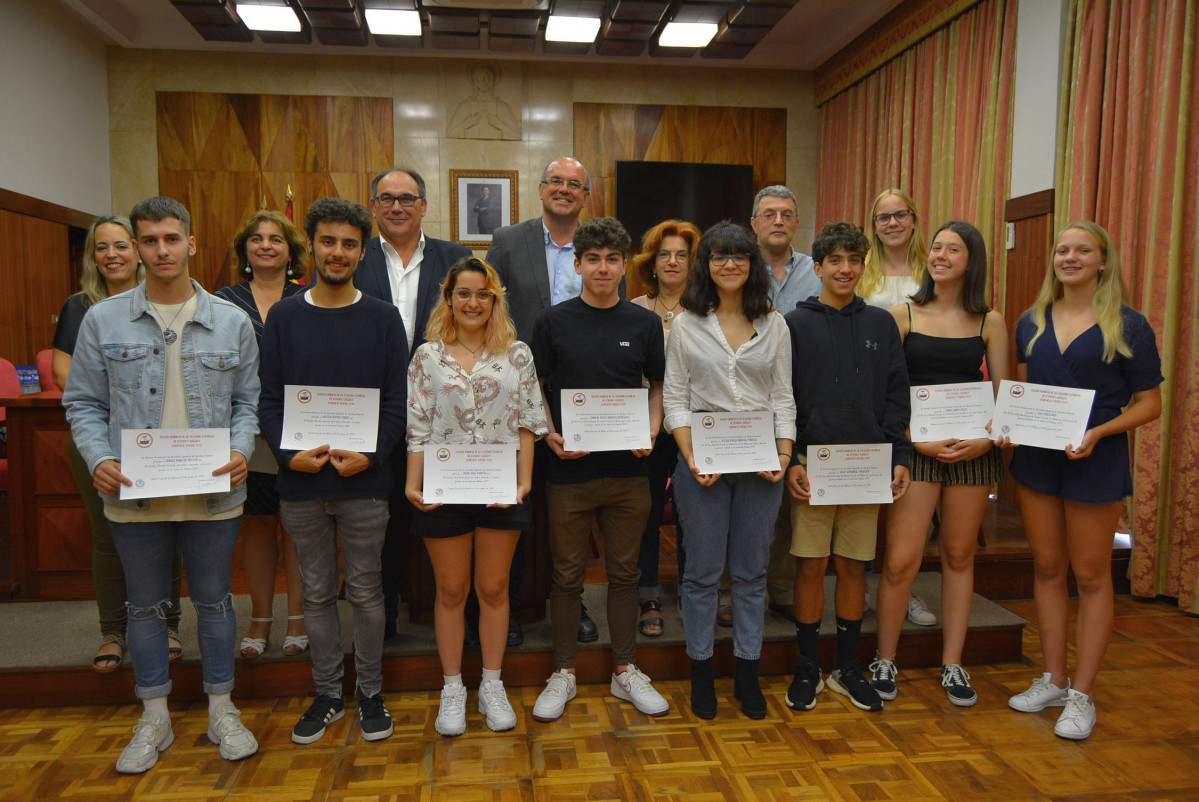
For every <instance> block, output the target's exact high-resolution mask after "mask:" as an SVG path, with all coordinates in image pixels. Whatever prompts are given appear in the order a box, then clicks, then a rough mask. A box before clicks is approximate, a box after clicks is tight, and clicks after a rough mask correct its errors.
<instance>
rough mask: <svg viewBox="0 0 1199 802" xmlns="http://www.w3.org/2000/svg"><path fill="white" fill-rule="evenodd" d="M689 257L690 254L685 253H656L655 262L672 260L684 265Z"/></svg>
mask: <svg viewBox="0 0 1199 802" xmlns="http://www.w3.org/2000/svg"><path fill="white" fill-rule="evenodd" d="M690 256H691V254H690V253H689V252H687V251H658V256H657V260H658V261H659V262H669V261H670V260H671V259H673V260H675V261H676V262H678V263H679V264H686V262H687V259H688V258H689V257H690Z"/></svg>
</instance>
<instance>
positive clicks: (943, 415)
mask: <svg viewBox="0 0 1199 802" xmlns="http://www.w3.org/2000/svg"><path fill="white" fill-rule="evenodd" d="M994 415H995V387H994V385H992V384H991V383H990V382H964V383H962V384H924V385H916V386H913V387H912V422H911V432H912V440H913V441H915V442H917V443H932V442H936V441H938V440H974V439H976V438H979V437H984V438H987V439H990V437H991V433H990V432H988V431H987V424H988V423H990V422H991V418H992V417H993V416H994Z"/></svg>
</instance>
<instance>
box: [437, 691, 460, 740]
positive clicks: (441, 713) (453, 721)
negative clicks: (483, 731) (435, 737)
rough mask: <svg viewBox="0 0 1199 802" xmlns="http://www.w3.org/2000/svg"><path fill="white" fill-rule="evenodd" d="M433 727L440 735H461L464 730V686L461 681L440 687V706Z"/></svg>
mask: <svg viewBox="0 0 1199 802" xmlns="http://www.w3.org/2000/svg"><path fill="white" fill-rule="evenodd" d="M433 729H435V730H437V732H438V734H440V735H449V736H453V735H461V734H462V733H464V732H466V686H465V685H462V684H461V683H459V684H455V685H446V686H445V687H444V688H442V689H441V706H440V707H438V708H437V721H435V722H434V723H433Z"/></svg>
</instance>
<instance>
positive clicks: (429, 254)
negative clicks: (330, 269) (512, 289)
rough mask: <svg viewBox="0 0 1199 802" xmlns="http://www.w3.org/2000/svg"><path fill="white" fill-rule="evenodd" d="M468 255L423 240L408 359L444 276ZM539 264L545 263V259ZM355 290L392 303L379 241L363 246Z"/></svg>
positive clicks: (446, 244)
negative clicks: (414, 326)
mask: <svg viewBox="0 0 1199 802" xmlns="http://www.w3.org/2000/svg"><path fill="white" fill-rule="evenodd" d="M470 255H471V250H470V248H467V247H466V246H465V245H459V244H457V243H456V242H446V241H445V240H440V239H433V238H432V237H430V236H428V235H426V236H425V257H424V261H422V262H421V265H420V279H419V281H418V283H417V290H416V336H414V337H413V338H412V348H411V349H410V350H409V351H408V353H409V354H410V355H411V354H414V353H416V349H417V348H419V347H420V346H421V343H423V342H424V341H425V326H427V325H428V323H429V315H430V314H432V312H433V307H435V306H437V299H438V298H439V297H440V294H439V292H438V290H439V289H440V287H441V282H442V281H443V280H444V279H445V276H446V273H448V272H449V271H450V266H451V265H453V264H454V262H457V261H458V260H459V259H461V258H462V257H463V256H470ZM541 261H542V262H544V261H545V257H544V256H543V257H542V258H541ZM354 286H355V287H357V288H358V289H360V290H362V292H363V294H364V295H373V296H374V297H376V298H378V299H379V300H381V301H386V302H387V303H391V302H392V293H391V279H390V277H389V276H388V275H387V257H386V256H384V255H383V245H382V244H381V243H380V242H379V238H378V237H371V239H370V241H369V242H368V243H367V245H366V255H365V256H364V257H363V258H362V263H361V264H359V265H358V269H357V270H356V271H354ZM405 326H407V323H405ZM405 334H407V332H405Z"/></svg>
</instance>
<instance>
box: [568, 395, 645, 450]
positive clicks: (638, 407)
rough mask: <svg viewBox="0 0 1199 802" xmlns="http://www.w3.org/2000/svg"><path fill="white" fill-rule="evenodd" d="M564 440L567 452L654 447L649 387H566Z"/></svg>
mask: <svg viewBox="0 0 1199 802" xmlns="http://www.w3.org/2000/svg"><path fill="white" fill-rule="evenodd" d="M562 439H563V441H564V443H565V445H564V446H563V447H564V448H565V449H566V450H567V451H627V450H630V449H634V448H651V447H652V446H653V443H651V442H650V439H649V390H646V389H645V388H644V387H638V388H636V389H634V390H563V391H562Z"/></svg>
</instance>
